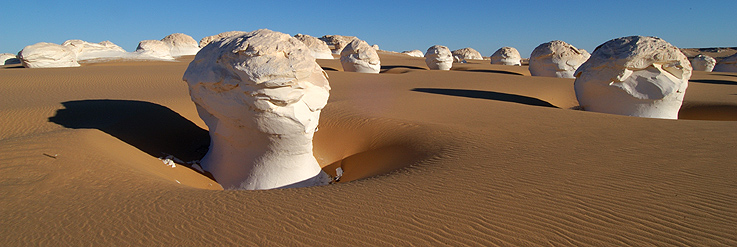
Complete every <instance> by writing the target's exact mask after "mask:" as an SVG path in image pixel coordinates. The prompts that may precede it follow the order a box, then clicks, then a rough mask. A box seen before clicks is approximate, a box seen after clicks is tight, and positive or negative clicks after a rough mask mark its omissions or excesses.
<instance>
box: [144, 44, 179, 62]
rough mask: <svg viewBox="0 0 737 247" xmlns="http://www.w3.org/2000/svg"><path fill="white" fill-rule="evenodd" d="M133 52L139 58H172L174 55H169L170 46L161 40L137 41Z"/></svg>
mask: <svg viewBox="0 0 737 247" xmlns="http://www.w3.org/2000/svg"><path fill="white" fill-rule="evenodd" d="M135 53H136V54H138V56H139V57H141V58H148V59H158V60H174V57H173V56H172V55H171V47H169V45H168V44H167V43H166V42H164V41H161V40H144V41H141V42H140V43H138V48H136V51H135Z"/></svg>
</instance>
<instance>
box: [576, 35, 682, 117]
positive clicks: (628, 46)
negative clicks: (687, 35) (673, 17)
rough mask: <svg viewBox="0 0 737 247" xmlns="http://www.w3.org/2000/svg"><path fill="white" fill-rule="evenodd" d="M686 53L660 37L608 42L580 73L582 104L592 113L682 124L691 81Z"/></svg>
mask: <svg viewBox="0 0 737 247" xmlns="http://www.w3.org/2000/svg"><path fill="white" fill-rule="evenodd" d="M691 71H692V69H691V64H690V63H689V61H688V58H687V57H686V56H685V55H683V53H681V51H680V50H679V49H678V48H677V47H675V46H673V45H671V44H669V43H668V42H666V41H665V40H662V39H659V38H656V37H643V36H629V37H622V38H617V39H613V40H610V41H607V42H606V43H604V44H602V45H600V46H599V47H597V48H596V50H594V53H593V54H591V58H589V60H588V61H587V62H586V63H584V64H583V65H581V67H580V68H578V70H577V71H576V81H575V82H574V89H575V91H576V98H578V102H579V103H580V104H581V107H582V108H583V109H584V110H586V111H594V112H602V113H610V114H618V115H626V116H637V117H649V118H666V119H677V118H678V111H679V109H680V108H681V104H682V102H683V96H684V95H685V93H686V88H687V87H688V79H689V78H691Z"/></svg>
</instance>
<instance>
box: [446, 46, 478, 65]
mask: <svg viewBox="0 0 737 247" xmlns="http://www.w3.org/2000/svg"><path fill="white" fill-rule="evenodd" d="M451 54H453V58H454V60H456V61H455V62H464V61H465V60H468V59H474V60H484V57H482V56H481V53H480V52H478V51H476V50H474V49H473V48H470V47H466V48H462V49H458V50H455V51H452V52H451Z"/></svg>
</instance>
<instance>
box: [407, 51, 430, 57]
mask: <svg viewBox="0 0 737 247" xmlns="http://www.w3.org/2000/svg"><path fill="white" fill-rule="evenodd" d="M402 54H406V55H409V56H412V57H424V56H425V54H424V53H422V51H420V50H411V51H403V52H402Z"/></svg>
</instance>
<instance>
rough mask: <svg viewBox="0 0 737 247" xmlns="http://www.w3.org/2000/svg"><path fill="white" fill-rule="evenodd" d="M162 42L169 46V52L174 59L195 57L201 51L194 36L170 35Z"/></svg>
mask: <svg viewBox="0 0 737 247" xmlns="http://www.w3.org/2000/svg"><path fill="white" fill-rule="evenodd" d="M161 41H163V42H164V43H166V44H167V45H168V46H169V52H170V53H171V55H172V56H174V57H178V56H188V55H194V54H197V52H198V51H200V47H199V44H197V41H196V40H194V38H192V36H189V35H186V34H183V33H173V34H169V35H167V36H166V37H164V38H163V39H161Z"/></svg>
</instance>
